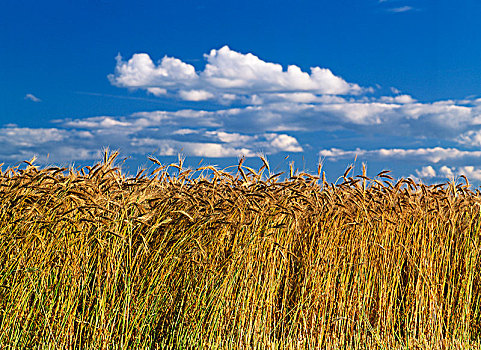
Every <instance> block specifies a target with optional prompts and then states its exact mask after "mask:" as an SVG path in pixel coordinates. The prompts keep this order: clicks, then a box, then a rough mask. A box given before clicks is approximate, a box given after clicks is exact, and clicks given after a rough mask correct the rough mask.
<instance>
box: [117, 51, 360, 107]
mask: <svg viewBox="0 0 481 350" xmlns="http://www.w3.org/2000/svg"><path fill="white" fill-rule="evenodd" d="M204 56H205V58H206V60H207V63H206V66H205V68H204V70H203V71H201V72H196V71H195V68H194V67H193V66H192V65H190V64H187V63H184V62H182V61H181V60H180V59H177V58H172V57H167V56H166V57H164V58H163V59H162V60H161V61H160V62H159V63H158V64H155V63H154V62H153V61H152V59H151V58H150V56H149V55H148V54H145V53H138V54H134V55H133V56H132V58H130V59H129V60H128V61H123V60H122V57H120V55H119V56H117V65H116V68H115V73H114V74H111V75H109V79H110V81H111V83H112V84H114V85H116V86H119V87H126V88H141V89H146V90H147V91H148V92H150V93H152V94H154V95H157V96H160V95H165V94H166V93H168V92H169V91H170V92H174V93H176V92H177V91H178V95H179V96H180V97H181V98H182V99H184V100H189V101H203V100H206V99H212V98H216V99H217V100H219V101H224V102H226V103H228V102H232V101H233V100H234V99H236V98H237V97H238V96H237V95H239V94H240V95H242V96H244V98H245V96H250V97H251V98H254V96H256V95H259V94H270V93H277V94H286V95H284V96H285V97H286V98H287V99H290V100H292V99H295V100H297V101H298V102H308V101H310V100H313V99H314V97H315V95H325V94H328V95H358V94H360V93H362V92H364V91H367V90H366V89H362V88H361V87H360V86H359V85H357V84H352V83H348V82H346V81H345V80H344V79H342V78H340V77H338V76H336V75H334V74H333V73H332V72H331V71H330V70H329V69H327V68H320V67H313V68H311V70H310V73H307V72H303V71H302V70H301V69H300V68H299V67H298V66H295V65H290V66H288V67H287V69H286V70H284V69H283V68H282V66H281V65H280V64H277V63H271V62H266V61H263V60H261V59H260V58H258V57H257V56H255V55H253V54H251V53H247V54H243V53H239V52H236V51H233V50H231V49H230V48H229V47H228V46H224V47H222V48H221V49H219V50H211V51H210V53H209V54H206V55H204ZM287 93H294V94H295V93H301V94H298V95H290V94H287ZM302 93H307V94H302ZM309 93H310V94H309ZM313 94H315V95H313ZM282 96H283V95H279V97H282ZM248 99H249V97H248Z"/></svg>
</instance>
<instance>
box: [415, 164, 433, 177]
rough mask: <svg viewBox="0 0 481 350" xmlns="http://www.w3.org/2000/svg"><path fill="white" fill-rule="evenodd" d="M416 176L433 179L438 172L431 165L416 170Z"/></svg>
mask: <svg viewBox="0 0 481 350" xmlns="http://www.w3.org/2000/svg"><path fill="white" fill-rule="evenodd" d="M416 174H417V176H418V177H421V178H431V177H435V176H436V170H434V168H433V167H432V166H430V165H428V166H423V167H422V169H421V170H417V169H416Z"/></svg>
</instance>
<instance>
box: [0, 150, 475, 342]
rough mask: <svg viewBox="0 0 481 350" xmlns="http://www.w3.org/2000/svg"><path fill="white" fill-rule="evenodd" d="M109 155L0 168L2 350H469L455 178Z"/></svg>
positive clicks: (468, 232) (471, 284)
mask: <svg viewBox="0 0 481 350" xmlns="http://www.w3.org/2000/svg"><path fill="white" fill-rule="evenodd" d="M115 157H116V153H113V154H110V155H109V154H107V153H106V154H105V159H104V160H103V161H102V162H100V163H99V164H97V165H95V166H93V167H85V168H82V169H80V170H73V169H62V168H47V169H39V168H38V167H36V166H34V165H32V164H31V163H29V162H27V165H26V167H24V169H20V168H19V167H16V168H9V169H7V170H5V171H2V172H1V174H0V206H1V211H0V348H2V349H9V348H11V349H20V348H29V349H35V348H36V349H45V348H49V349H67V348H75V349H127V348H128V349H150V348H152V349H185V348H202V349H206V348H211V349H309V348H310V349H339V348H346V349H479V348H480V344H481V273H480V270H481V254H480V253H481V233H480V225H481V213H480V206H481V193H480V192H479V190H473V189H472V188H471V187H470V186H469V184H468V183H467V179H461V181H459V183H455V182H449V183H445V184H441V185H435V186H434V185H433V186H427V185H424V184H421V183H416V182H414V181H413V180H412V179H409V178H408V179H400V180H394V179H392V178H391V177H390V176H389V173H388V172H382V173H380V174H378V176H376V177H374V178H373V179H370V178H368V177H366V173H365V171H364V172H363V174H362V175H358V176H349V173H350V172H349V171H347V172H346V174H344V176H343V177H341V178H340V181H338V183H337V184H332V183H327V182H326V181H325V178H324V177H323V176H322V175H321V169H319V174H316V175H312V174H304V173H296V172H294V171H291V172H290V174H287V177H286V178H283V177H282V175H281V174H272V173H271V172H270V169H269V164H268V163H267V161H266V160H265V159H263V161H264V165H263V167H262V168H261V169H259V170H254V169H251V168H248V167H246V166H244V165H243V164H242V162H240V163H239V164H238V165H237V166H236V167H234V168H229V169H224V170H219V169H216V168H213V167H203V168H199V169H195V170H190V169H183V167H182V162H180V163H179V164H174V165H171V166H169V167H165V166H163V165H162V164H160V162H158V161H157V160H156V159H152V161H153V162H154V163H155V164H156V165H155V166H156V167H157V168H156V170H155V171H153V173H152V174H148V176H147V175H145V171H144V172H139V174H137V176H136V177H126V176H124V175H123V174H122V172H121V171H120V169H118V168H116V167H115V166H114V160H115ZM174 167H176V168H177V169H175V170H176V172H175V174H173V172H172V171H171V170H173V168H174Z"/></svg>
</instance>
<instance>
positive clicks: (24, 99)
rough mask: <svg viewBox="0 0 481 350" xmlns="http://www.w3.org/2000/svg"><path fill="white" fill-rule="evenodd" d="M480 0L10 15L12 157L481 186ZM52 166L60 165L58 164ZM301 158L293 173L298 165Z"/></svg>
mask: <svg viewBox="0 0 481 350" xmlns="http://www.w3.org/2000/svg"><path fill="white" fill-rule="evenodd" d="M480 16H481V4H480V3H479V2H478V1H459V2H453V1H427V0H411V1H409V0H384V1H379V0H356V1H352V0H351V1H342V0H341V1H307V0H306V1H279V0H278V1H263V0H258V1H242V2H241V1H235V2H234V1H225V0H224V1H182V0H179V1H136V2H131V1H130V2H127V1H119V0H116V1H114V0H85V1H43V2H38V1H19V0H17V1H11V0H4V1H2V3H1V4H0V81H1V82H2V84H0V159H1V161H4V162H5V163H6V164H15V163H16V162H18V161H21V160H24V159H30V158H31V157H32V156H33V155H37V156H38V161H37V162H38V163H39V164H44V165H46V164H60V165H71V164H75V165H86V164H92V163H93V162H94V161H96V160H98V159H99V152H100V151H101V150H102V148H103V147H105V146H109V147H110V148H112V149H119V150H120V152H121V154H122V156H125V157H127V156H129V157H130V158H129V159H128V160H127V161H126V162H125V165H124V166H125V167H126V168H127V169H128V170H130V171H131V172H135V171H136V168H137V167H139V166H145V165H148V161H147V156H148V155H154V156H156V157H157V158H158V159H160V160H161V162H171V161H173V160H175V159H176V158H177V155H178V153H179V152H181V153H182V154H183V155H185V156H186V164H188V165H191V166H195V165H197V164H198V163H199V161H200V160H201V159H203V162H204V164H206V163H207V164H215V165H218V166H219V167H223V166H227V165H232V164H234V163H236V162H237V159H238V158H239V157H240V156H242V155H245V156H246V157H247V158H248V162H249V163H250V164H252V165H256V164H258V163H260V162H259V160H258V159H257V158H256V156H257V155H258V154H259V153H262V154H265V155H266V156H267V158H268V159H269V160H270V162H271V165H273V167H277V168H279V169H281V170H285V169H286V167H287V164H288V162H290V161H294V162H295V165H296V167H298V168H299V169H306V170H310V171H314V170H315V169H316V168H317V162H318V161H319V159H321V160H322V162H323V164H324V169H325V170H326V171H327V175H328V179H330V180H332V181H335V179H336V177H337V176H339V175H341V174H342V173H343V172H344V170H345V168H346V167H347V166H348V165H349V164H350V163H352V162H353V161H354V159H356V164H357V165H356V166H357V169H360V167H361V166H360V164H361V162H365V163H367V166H368V172H369V174H370V175H374V174H375V173H377V172H379V171H381V170H384V169H390V170H393V172H394V174H395V175H396V176H414V177H417V178H420V179H422V180H423V181H425V182H437V181H443V180H444V179H446V178H447V177H451V176H459V175H460V174H466V175H467V176H468V177H469V178H470V179H472V180H473V181H478V182H479V181H481V164H480V159H481V158H480V157H481V149H480V146H481V99H480V98H481V26H480V25H479V18H480ZM47 155H48V158H47ZM286 157H287V159H286Z"/></svg>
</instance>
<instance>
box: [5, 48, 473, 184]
mask: <svg viewBox="0 0 481 350" xmlns="http://www.w3.org/2000/svg"><path fill="white" fill-rule="evenodd" d="M204 57H205V60H206V63H205V67H204V68H203V69H202V70H200V71H196V69H195V68H194V66H192V65H190V64H188V63H186V62H183V61H182V60H180V59H178V58H173V57H167V56H166V57H164V58H163V59H161V60H160V61H159V62H155V63H154V61H153V60H152V58H151V57H150V56H149V55H148V54H145V53H139V54H134V55H133V56H132V57H131V58H130V59H128V60H124V59H122V57H120V56H118V57H117V64H116V66H115V72H114V74H111V75H110V76H109V79H110V81H111V83H112V84H113V85H115V86H118V87H121V88H127V89H128V90H131V89H141V90H143V91H145V92H146V94H147V95H149V96H150V97H149V100H151V99H156V98H161V99H159V101H165V100H166V99H174V100H181V101H188V102H184V105H188V106H191V108H190V109H187V108H186V109H177V110H166V109H160V110H150V111H139V112H136V113H132V114H128V115H119V116H105V115H97V116H92V117H87V118H75V117H72V118H64V119H57V120H54V121H53V126H54V127H46V128H38V129H35V128H22V127H19V126H14V125H11V126H5V127H3V128H0V156H2V158H3V159H12V160H13V159H15V160H21V159H26V158H29V157H31V155H32V154H34V153H35V154H39V155H46V154H48V153H49V154H50V158H49V159H50V160H52V161H72V160H88V159H95V158H98V156H99V150H101V149H102V147H104V146H110V147H111V148H118V149H120V150H121V151H122V152H123V153H124V154H129V155H142V156H145V154H148V153H152V154H155V155H158V156H170V155H176V154H177V153H179V152H182V153H184V154H185V155H187V156H199V157H208V158H223V157H239V156H247V157H252V156H256V155H257V154H259V153H264V154H276V153H286V152H294V153H299V152H309V151H311V152H313V153H315V154H316V156H317V155H319V156H320V157H322V158H325V159H328V160H330V161H331V162H332V163H336V161H337V164H340V163H343V164H345V162H346V161H351V160H352V159H354V157H356V156H358V157H361V158H362V159H363V160H364V159H365V160H381V161H389V160H402V161H403V163H404V164H406V167H407V168H408V169H409V171H410V172H411V173H413V174H415V175H414V176H417V177H418V178H425V179H437V178H439V177H440V176H444V175H449V174H453V175H456V174H460V172H465V173H469V174H470V175H471V176H472V177H473V178H478V177H479V179H480V180H481V176H480V175H478V174H479V173H481V171H480V170H479V169H478V168H476V167H472V166H471V165H469V164H477V162H479V159H480V157H481V151H480V150H478V148H479V146H481V99H475V98H471V99H466V100H458V101H455V100H445V101H436V102H420V101H418V100H416V99H415V98H414V97H412V96H410V95H408V94H405V93H401V92H400V91H399V90H397V89H395V88H391V92H390V93H389V94H386V95H381V94H380V93H379V91H378V90H379V89H373V88H370V87H361V86H360V85H358V84H355V83H351V82H347V81H346V80H344V79H343V78H341V77H339V76H337V75H334V74H333V73H332V72H331V71H330V70H329V69H327V68H320V67H314V68H311V69H310V71H309V72H305V71H302V70H301V68H299V67H298V66H295V65H291V66H288V67H286V68H283V67H282V66H281V65H280V64H277V63H272V62H267V61H264V60H262V59H260V58H259V57H257V56H255V55H253V54H250V53H247V54H243V53H239V52H236V51H233V50H231V49H230V48H229V47H227V46H224V47H222V48H220V49H218V50H211V51H210V52H209V53H208V54H206V55H204ZM34 97H35V96H33V95H31V97H28V95H27V96H26V97H25V98H26V99H30V100H32V101H34V99H33V98H34ZM130 98H132V97H130ZM321 134H322V135H330V136H329V137H330V140H331V141H332V140H334V139H336V138H337V140H338V141H337V143H335V144H329V143H330V142H331V141H329V140H325V139H324V138H322V137H319V136H318V135H321ZM343 135H351V137H355V140H356V142H354V141H349V140H346V141H345V142H344V144H343V142H339V140H342V138H343V137H344V136H343ZM373 139H375V140H376V142H375V143H371V141H372V140H373ZM393 140H397V143H396V144H393V143H392V141H393ZM340 144H341V145H342V146H341V148H340V147H339V145H340ZM386 145H388V147H386ZM339 161H341V162H339ZM441 165H442V166H441Z"/></svg>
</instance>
